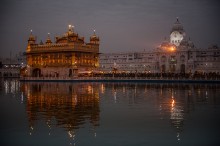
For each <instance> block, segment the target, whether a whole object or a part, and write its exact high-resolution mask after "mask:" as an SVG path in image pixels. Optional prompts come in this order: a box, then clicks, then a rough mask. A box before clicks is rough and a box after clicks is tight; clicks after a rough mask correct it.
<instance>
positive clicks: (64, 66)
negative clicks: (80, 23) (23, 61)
mask: <svg viewBox="0 0 220 146" xmlns="http://www.w3.org/2000/svg"><path fill="white" fill-rule="evenodd" d="M98 55H99V37H98V36H96V34H95V31H94V34H93V35H92V36H91V37H90V42H89V43H85V41H84V37H80V36H79V35H78V34H77V33H75V32H74V30H73V27H72V26H71V25H69V29H68V31H67V32H66V33H65V34H64V35H62V36H60V37H56V38H55V43H52V41H51V39H50V35H49V34H48V38H47V40H46V42H45V43H43V42H42V41H41V42H40V43H39V44H37V43H36V38H35V36H33V34H32V32H31V34H30V37H29V39H28V46H27V49H26V56H27V71H26V73H25V75H26V76H31V77H72V76H77V73H78V72H79V73H80V72H91V71H93V70H95V69H96V68H97V67H98V66H99V61H98V57H99V56H98Z"/></svg>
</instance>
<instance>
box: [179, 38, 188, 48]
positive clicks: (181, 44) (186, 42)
mask: <svg viewBox="0 0 220 146" xmlns="http://www.w3.org/2000/svg"><path fill="white" fill-rule="evenodd" d="M188 45H189V42H188V41H187V40H186V39H185V38H183V40H182V41H181V42H180V46H188Z"/></svg>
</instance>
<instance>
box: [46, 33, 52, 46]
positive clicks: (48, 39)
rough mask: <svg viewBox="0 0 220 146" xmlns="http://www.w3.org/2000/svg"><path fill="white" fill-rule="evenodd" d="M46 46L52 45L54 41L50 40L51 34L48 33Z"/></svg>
mask: <svg viewBox="0 0 220 146" xmlns="http://www.w3.org/2000/svg"><path fill="white" fill-rule="evenodd" d="M46 44H47V45H50V44H52V41H51V39H50V33H48V36H47V41H46Z"/></svg>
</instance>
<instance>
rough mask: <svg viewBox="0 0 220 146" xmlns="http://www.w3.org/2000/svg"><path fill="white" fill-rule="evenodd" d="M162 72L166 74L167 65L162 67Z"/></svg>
mask: <svg viewBox="0 0 220 146" xmlns="http://www.w3.org/2000/svg"><path fill="white" fill-rule="evenodd" d="M161 72H162V73H165V72H166V66H165V64H163V65H162V66H161Z"/></svg>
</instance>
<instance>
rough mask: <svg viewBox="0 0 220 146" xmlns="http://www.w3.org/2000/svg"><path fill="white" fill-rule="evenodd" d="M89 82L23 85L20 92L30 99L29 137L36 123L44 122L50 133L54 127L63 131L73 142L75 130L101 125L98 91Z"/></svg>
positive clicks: (28, 101)
mask: <svg viewBox="0 0 220 146" xmlns="http://www.w3.org/2000/svg"><path fill="white" fill-rule="evenodd" d="M96 86H97V85H95V84H90V83H77V84H74V83H23V84H22V85H21V91H22V92H24V95H25V96H26V97H27V103H26V111H27V115H28V120H29V127H30V135H32V133H33V131H34V126H35V123H36V121H37V120H39V119H43V120H44V121H45V123H46V124H47V126H48V129H49V133H48V135H50V134H51V129H52V128H53V126H58V127H62V128H64V129H65V130H66V131H67V133H68V136H69V137H70V138H72V139H73V140H74V137H75V132H74V130H76V129H78V128H80V127H82V126H83V125H84V124H85V123H86V122H87V121H88V122H89V123H90V124H91V126H92V127H94V128H95V127H96V126H98V125H99V113H100V109H99V92H98V91H99V88H98V87H96Z"/></svg>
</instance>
